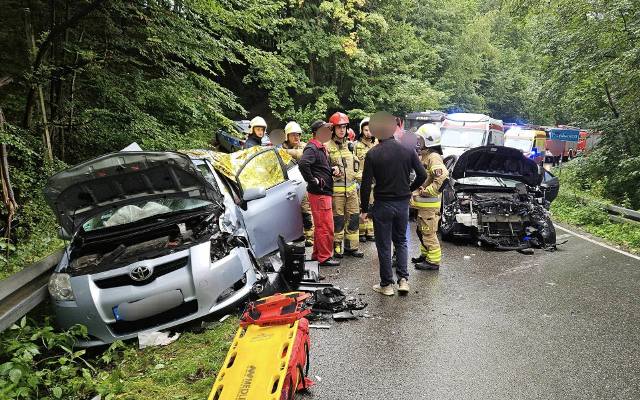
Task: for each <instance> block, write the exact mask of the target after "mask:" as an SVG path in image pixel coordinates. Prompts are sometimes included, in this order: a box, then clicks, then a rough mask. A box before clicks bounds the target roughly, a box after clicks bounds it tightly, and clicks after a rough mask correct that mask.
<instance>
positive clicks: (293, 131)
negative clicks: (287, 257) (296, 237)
mask: <svg viewBox="0 0 640 400" xmlns="http://www.w3.org/2000/svg"><path fill="white" fill-rule="evenodd" d="M284 133H285V135H287V140H286V141H285V142H284V143H283V144H282V148H283V149H285V150H286V151H287V153H289V155H290V156H291V157H293V159H294V160H296V161H300V157H302V151H303V150H304V147H305V146H306V145H307V144H306V143H305V142H302V141H300V136H302V128H300V125H298V123H297V122H295V121H291V122H289V123H288V124H287V125H286V126H285V127H284ZM300 206H301V208H302V224H303V226H304V238H305V242H304V244H305V246H306V247H312V246H313V218H312V217H311V207H310V206H309V197H308V196H307V193H306V192H305V194H304V197H303V198H302V203H301V204H300Z"/></svg>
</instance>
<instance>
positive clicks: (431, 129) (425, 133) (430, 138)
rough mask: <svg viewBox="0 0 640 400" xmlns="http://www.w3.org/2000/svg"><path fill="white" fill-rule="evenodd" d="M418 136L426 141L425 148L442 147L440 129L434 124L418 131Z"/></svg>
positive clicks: (425, 125) (424, 126) (423, 126)
mask: <svg viewBox="0 0 640 400" xmlns="http://www.w3.org/2000/svg"><path fill="white" fill-rule="evenodd" d="M416 136H418V137H421V138H422V140H424V147H436V146H440V139H441V137H442V135H441V134H440V128H439V127H437V126H435V125H433V124H424V125H422V126H421V127H420V128H418V130H417V131H416Z"/></svg>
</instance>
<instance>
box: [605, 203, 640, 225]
mask: <svg viewBox="0 0 640 400" xmlns="http://www.w3.org/2000/svg"><path fill="white" fill-rule="evenodd" d="M603 206H604V208H605V209H606V210H607V211H608V212H609V214H612V215H610V217H613V219H614V220H622V221H624V222H629V221H632V222H638V223H640V212H638V211H635V210H628V209H626V208H622V207H618V206H612V205H609V204H603Z"/></svg>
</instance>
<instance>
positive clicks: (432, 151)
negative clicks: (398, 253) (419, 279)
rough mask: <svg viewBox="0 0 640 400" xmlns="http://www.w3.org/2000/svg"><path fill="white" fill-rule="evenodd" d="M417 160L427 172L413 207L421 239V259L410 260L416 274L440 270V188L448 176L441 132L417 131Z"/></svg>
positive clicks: (431, 129) (429, 128)
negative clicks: (416, 213) (418, 156)
mask: <svg viewBox="0 0 640 400" xmlns="http://www.w3.org/2000/svg"><path fill="white" fill-rule="evenodd" d="M416 135H417V136H418V145H419V147H420V160H421V161H422V164H423V165H424V167H425V169H426V170H427V180H426V181H425V182H424V183H423V184H422V186H421V187H420V188H419V189H418V190H416V191H415V192H414V195H413V199H412V202H411V203H412V206H413V207H415V208H416V209H417V210H418V223H417V234H418V239H420V253H421V254H420V256H419V257H417V258H413V259H412V261H413V262H414V263H415V267H416V269H418V270H438V269H440V259H441V258H442V250H441V249H440V242H438V222H439V220H440V203H441V200H442V195H441V188H442V185H443V184H444V182H445V181H446V180H447V177H448V176H449V172H448V171H447V168H446V166H445V165H444V162H443V161H442V147H441V146H440V129H439V128H438V127H436V126H434V125H429V124H425V125H422V126H421V127H420V128H418V131H417V132H416Z"/></svg>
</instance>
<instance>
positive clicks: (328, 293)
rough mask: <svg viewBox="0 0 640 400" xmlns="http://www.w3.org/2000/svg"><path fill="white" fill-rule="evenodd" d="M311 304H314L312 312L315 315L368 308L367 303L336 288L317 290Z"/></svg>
mask: <svg viewBox="0 0 640 400" xmlns="http://www.w3.org/2000/svg"><path fill="white" fill-rule="evenodd" d="M309 302H310V303H311V304H312V306H311V310H312V312H313V313H314V314H322V313H329V314H334V313H338V312H342V311H347V310H363V309H364V308H366V307H367V303H365V302H363V301H362V300H361V299H359V298H355V297H351V296H349V297H347V295H346V294H344V292H343V291H342V290H340V289H338V288H336V287H326V288H323V289H318V290H316V291H315V292H314V294H313V298H311V299H310V300H309Z"/></svg>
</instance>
